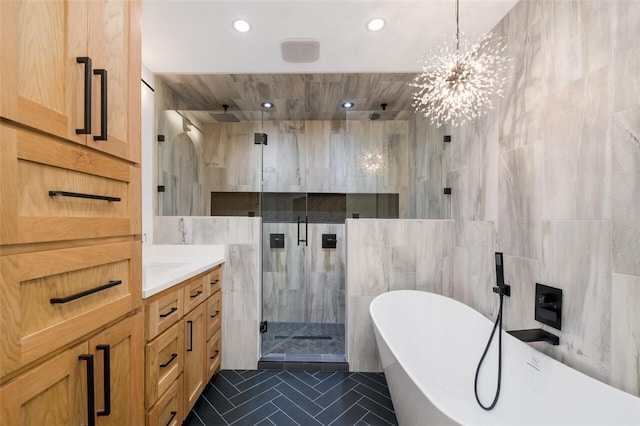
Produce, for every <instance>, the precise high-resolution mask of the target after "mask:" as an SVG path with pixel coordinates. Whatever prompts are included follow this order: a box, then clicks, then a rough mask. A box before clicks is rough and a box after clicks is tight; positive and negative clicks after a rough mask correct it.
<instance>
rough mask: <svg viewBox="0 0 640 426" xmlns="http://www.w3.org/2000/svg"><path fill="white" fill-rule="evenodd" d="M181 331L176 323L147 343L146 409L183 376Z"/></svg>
mask: <svg viewBox="0 0 640 426" xmlns="http://www.w3.org/2000/svg"><path fill="white" fill-rule="evenodd" d="M180 330H181V328H180V323H176V324H174V325H173V326H172V327H171V328H169V329H168V330H167V331H165V332H164V333H162V334H160V335H159V336H158V337H157V338H155V339H154V340H152V341H151V342H149V343H147V346H146V348H145V354H146V356H145V381H146V385H145V393H144V394H145V407H146V408H149V407H151V406H152V405H153V404H154V403H155V401H156V400H157V399H158V397H159V396H160V395H162V394H163V393H164V392H165V391H167V389H169V387H170V386H171V384H172V383H173V382H174V381H175V380H176V379H177V378H178V376H179V375H181V374H182V369H183V360H184V356H183V345H184V334H183V333H181V332H180ZM165 424H166V423H165Z"/></svg>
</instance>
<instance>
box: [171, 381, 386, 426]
mask: <svg viewBox="0 0 640 426" xmlns="http://www.w3.org/2000/svg"><path fill="white" fill-rule="evenodd" d="M183 424H184V425H185V426H203V425H204V426H227V425H243V426H254V425H267V426H273V425H276V426H284V425H303V426H307V425H309V426H310V425H318V426H320V425H331V426H347V425H349V426H353V425H379V426H388V425H397V424H398V423H397V420H396V415H395V412H394V409H393V403H392V402H391V397H390V395H389V390H388V388H387V382H386V380H385V377H384V374H382V373H348V372H344V373H326V372H306V371H280V372H273V371H268V370H222V371H220V372H219V373H218V374H216V375H215V376H214V377H213V378H212V379H211V381H210V382H209V383H208V384H207V386H206V388H205V390H204V391H203V393H202V395H201V396H200V398H199V399H198V401H197V402H196V404H195V406H194V407H193V410H191V412H190V413H189V416H188V417H187V418H186V419H185V422H184V423H183Z"/></svg>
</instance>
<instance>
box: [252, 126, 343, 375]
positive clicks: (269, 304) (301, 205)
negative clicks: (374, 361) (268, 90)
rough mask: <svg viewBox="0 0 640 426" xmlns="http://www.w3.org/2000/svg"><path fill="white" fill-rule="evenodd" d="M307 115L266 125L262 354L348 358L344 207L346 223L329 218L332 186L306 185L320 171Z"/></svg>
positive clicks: (314, 132) (278, 358) (313, 359)
mask: <svg viewBox="0 0 640 426" xmlns="http://www.w3.org/2000/svg"><path fill="white" fill-rule="evenodd" d="M309 123H310V122H309V121H273V122H265V125H264V127H265V129H267V130H265V132H266V133H267V134H268V141H269V142H268V145H267V146H265V147H264V152H263V155H264V157H263V165H264V167H263V193H262V222H263V227H262V232H263V234H262V241H263V244H262V271H263V272H262V285H263V287H262V289H263V291H262V293H263V294H262V300H263V306H262V309H263V310H262V319H263V321H265V322H266V332H264V333H262V361H306V362H320V361H331V362H336V361H343V360H344V261H343V259H344V248H345V244H344V240H343V238H342V237H343V235H344V231H343V230H344V213H343V214H342V219H341V224H339V225H336V224H332V225H331V224H327V223H325V222H326V221H327V213H326V211H325V210H326V205H327V203H331V202H332V201H335V199H336V196H335V194H329V193H325V192H320V193H310V192H309V189H313V188H315V187H317V183H314V181H317V179H316V177H315V176H314V175H313V173H310V170H312V169H313V168H312V167H311V166H312V165H313V164H312V163H313V162H312V161H308V160H310V159H311V158H312V157H313V156H314V155H315V154H314V151H315V145H316V144H318V143H319V142H320V141H319V139H318V138H319V136H318V134H319V132H318V128H319V127H318V125H317V123H316V124H309ZM310 150H311V151H310ZM315 160H317V156H316V158H314V161H315ZM344 197H345V194H338V196H337V198H338V199H341V200H342V204H344ZM342 210H344V208H342ZM328 215H329V216H330V215H331V213H329V214H328ZM332 226H333V228H332ZM336 226H339V227H342V231H337V230H336V229H334V228H335V227H336ZM338 236H340V237H339V238H340V239H341V241H339V244H336V240H337V239H338ZM328 247H329V248H328ZM337 247H340V250H338V248H337ZM338 257H341V259H342V260H340V261H338V260H337V259H338ZM336 356H338V357H339V359H338V358H336Z"/></svg>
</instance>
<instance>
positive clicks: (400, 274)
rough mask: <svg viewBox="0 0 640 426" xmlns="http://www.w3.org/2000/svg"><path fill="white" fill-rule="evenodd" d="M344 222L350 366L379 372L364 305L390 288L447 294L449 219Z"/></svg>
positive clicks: (450, 241) (451, 234)
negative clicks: (345, 227)
mask: <svg viewBox="0 0 640 426" xmlns="http://www.w3.org/2000/svg"><path fill="white" fill-rule="evenodd" d="M346 226H347V264H348V267H347V325H346V332H347V358H348V362H349V368H350V369H351V370H352V371H381V367H380V365H379V364H378V352H377V348H376V343H375V336H374V334H373V326H372V324H371V317H370V316H369V305H370V304H371V301H372V300H373V299H374V298H375V297H376V296H378V295H379V294H382V293H385V292H387V291H392V290H403V289H411V290H422V291H433V292H437V293H442V294H445V295H448V296H451V295H452V293H453V291H454V286H453V281H452V280H453V278H454V271H453V270H452V265H453V263H452V262H453V257H454V252H453V246H454V222H453V221H452V220H393V219H391V220H385V219H347V225H346ZM490 255H491V254H490Z"/></svg>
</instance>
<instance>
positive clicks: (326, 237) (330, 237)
mask: <svg viewBox="0 0 640 426" xmlns="http://www.w3.org/2000/svg"><path fill="white" fill-rule="evenodd" d="M337 242H338V239H337V238H336V234H322V248H323V249H334V248H336V244H337Z"/></svg>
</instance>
